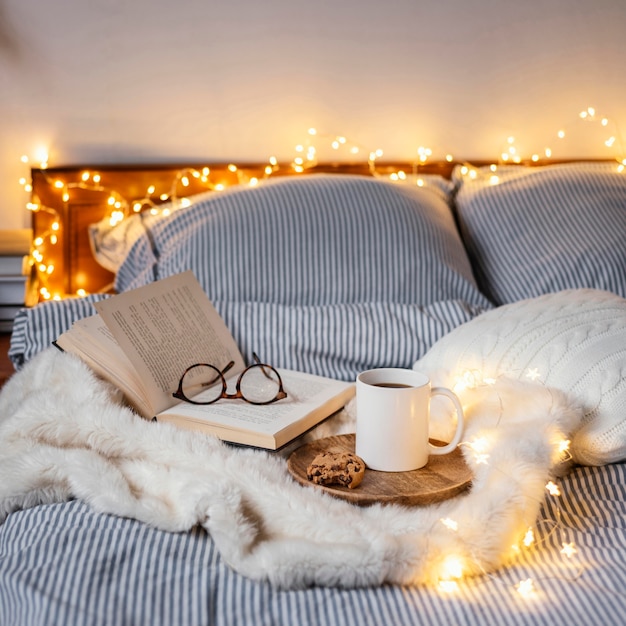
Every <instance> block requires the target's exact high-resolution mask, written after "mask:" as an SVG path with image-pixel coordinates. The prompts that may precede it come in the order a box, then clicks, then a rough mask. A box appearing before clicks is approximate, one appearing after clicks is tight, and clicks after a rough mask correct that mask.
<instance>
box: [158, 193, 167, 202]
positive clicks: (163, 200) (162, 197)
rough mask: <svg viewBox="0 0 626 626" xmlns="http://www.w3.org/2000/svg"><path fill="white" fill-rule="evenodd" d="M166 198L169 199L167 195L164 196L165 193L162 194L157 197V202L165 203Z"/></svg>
mask: <svg viewBox="0 0 626 626" xmlns="http://www.w3.org/2000/svg"><path fill="white" fill-rule="evenodd" d="M168 198H169V195H168V194H166V193H162V194H161V195H160V196H159V200H161V201H162V202H165V201H166V200H167V199H168Z"/></svg>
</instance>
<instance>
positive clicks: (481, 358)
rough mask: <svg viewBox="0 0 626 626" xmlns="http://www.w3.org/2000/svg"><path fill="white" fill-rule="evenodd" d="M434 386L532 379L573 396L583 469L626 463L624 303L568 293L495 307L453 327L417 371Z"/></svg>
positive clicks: (576, 450)
mask: <svg viewBox="0 0 626 626" xmlns="http://www.w3.org/2000/svg"><path fill="white" fill-rule="evenodd" d="M414 368H415V369H419V370H422V371H424V372H426V373H428V374H429V375H430V377H431V380H432V382H433V384H435V385H445V386H450V387H454V386H455V385H456V386H457V388H458V386H459V385H464V384H467V382H468V380H469V381H472V380H478V379H482V380H484V379H487V378H498V377H500V376H506V377H512V378H518V379H522V378H526V379H528V378H532V379H534V380H536V381H537V382H542V383H543V384H545V385H546V386H548V387H552V388H556V389H559V390H560V391H562V392H565V393H566V394H568V395H570V396H571V397H572V399H573V400H574V401H576V402H577V403H579V404H580V405H581V406H582V409H583V412H584V417H583V421H582V424H581V427H580V428H579V429H578V430H577V432H576V433H575V434H574V437H573V439H572V444H571V452H572V456H573V457H574V460H575V461H576V462H578V463H581V464H585V465H604V464H607V463H615V462H617V461H621V460H623V459H626V300H625V299H624V298H621V297H619V296H616V295H614V294H610V293H608V292H604V291H597V290H592V289H576V290H567V291H562V292H559V293H555V294H549V295H545V296H540V297H538V298H533V299H529V300H523V301H521V302H516V303H514V304H509V305H506V306H502V307H499V308H497V309H494V310H492V311H488V312H486V313H483V314H482V315H479V316H478V317H476V318H474V319H473V320H471V321H470V322H467V323H466V324H463V325H462V326H460V327H458V328H456V329H455V330H453V331H452V332H451V333H449V334H448V335H446V336H445V337H444V338H443V339H441V340H440V341H438V342H437V343H436V344H435V345H434V346H433V347H432V348H431V350H430V351H429V352H428V353H427V354H426V355H425V356H424V357H423V358H422V359H420V360H419V361H417V362H416V363H415V365H414Z"/></svg>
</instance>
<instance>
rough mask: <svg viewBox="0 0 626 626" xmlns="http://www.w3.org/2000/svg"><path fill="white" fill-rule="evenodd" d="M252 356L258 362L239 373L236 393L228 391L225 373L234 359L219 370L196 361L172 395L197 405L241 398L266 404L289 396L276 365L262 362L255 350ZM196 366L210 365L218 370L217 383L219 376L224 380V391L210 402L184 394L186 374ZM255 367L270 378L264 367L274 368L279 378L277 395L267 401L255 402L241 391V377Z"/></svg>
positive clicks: (184, 374)
mask: <svg viewBox="0 0 626 626" xmlns="http://www.w3.org/2000/svg"><path fill="white" fill-rule="evenodd" d="M252 356H253V357H254V360H255V361H256V363H252V364H251V365H248V366H247V367H246V368H245V369H244V370H243V371H242V372H241V374H239V376H238V378H237V382H236V384H235V393H228V391H227V388H228V385H227V383H226V378H224V374H226V372H228V370H230V369H231V368H232V367H233V365H234V364H235V362H234V361H230V362H229V363H228V364H227V365H226V366H225V367H224V368H223V369H222V370H219V369H218V368H217V367H215V365H212V364H210V363H194V364H193V365H190V366H189V367H188V368H187V369H186V370H185V371H184V372H183V375H182V376H181V377H180V381H179V382H178V389H177V390H176V391H175V392H173V393H172V396H174V398H178V399H179V400H183V401H184V402H189V404H195V405H199V406H203V405H208V404H214V403H215V402H217V401H218V400H238V399H241V400H243V401H244V402H247V403H248V404H254V405H256V406H264V405H267V404H272V403H274V402H277V401H278V400H283V399H284V398H286V397H287V392H286V391H285V389H284V386H283V379H282V378H281V377H280V374H279V373H278V370H277V369H276V368H275V367H273V366H271V365H268V364H267V363H262V362H261V360H260V359H259V357H258V356H257V355H256V353H254V352H253V353H252ZM195 367H208V368H210V369H212V370H214V371H215V372H216V374H217V376H216V383H217V378H221V380H222V391H221V393H220V395H218V396H217V397H216V398H215V399H213V400H209V401H208V402H197V401H195V400H191V399H190V398H188V397H187V396H186V395H185V394H184V392H183V380H184V379H185V376H186V375H187V373H188V372H190V371H191V370H192V369H194V368H195ZM255 367H260V368H261V371H262V372H263V374H264V375H265V376H266V377H267V378H269V375H268V374H267V372H266V371H265V369H264V368H267V369H270V370H272V372H273V373H274V374H275V375H276V378H277V379H278V391H277V392H276V396H275V397H274V398H273V399H272V400H266V401H265V402H254V401H253V400H248V399H247V398H246V397H244V395H243V394H242V393H241V379H242V378H243V376H244V374H245V373H246V372H248V371H250V370H251V369H253V368H255Z"/></svg>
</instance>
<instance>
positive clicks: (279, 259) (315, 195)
mask: <svg viewBox="0 0 626 626" xmlns="http://www.w3.org/2000/svg"><path fill="white" fill-rule="evenodd" d="M432 178H435V179H436V181H433V182H432V184H428V183H427V185H426V186H425V187H418V186H417V185H401V184H394V183H391V182H386V181H382V180H380V179H376V178H371V177H365V176H349V175H334V176H333V175H311V176H303V177H286V178H282V179H276V180H272V181H269V182H267V183H264V184H263V185H260V186H259V187H255V188H248V187H245V188H244V187H236V188H230V189H228V190H226V191H224V192H220V193H208V194H202V195H200V196H198V197H197V198H195V202H194V203H193V204H192V206H191V207H188V208H185V209H180V210H179V211H176V212H175V213H173V214H172V215H171V216H170V217H169V218H166V219H163V220H159V221H158V222H156V223H154V224H152V225H146V228H147V230H148V232H147V235H146V237H147V238H149V239H150V241H151V246H152V254H153V255H154V258H155V259H156V261H155V262H154V263H153V264H149V265H147V266H146V265H144V268H143V270H139V271H138V270H137V265H138V264H137V263H136V262H135V259H134V256H135V254H130V255H129V257H128V258H127V260H126V261H125V262H124V264H123V265H122V267H121V268H120V270H119V272H118V276H117V282H116V288H117V290H118V291H126V290H127V289H130V288H133V287H138V286H140V285H142V284H146V283H148V282H151V281H152V280H154V279H155V278H166V277H167V276H171V275H172V274H177V273H179V272H182V271H184V270H187V269H191V270H193V271H194V273H195V275H196V276H197V278H198V280H199V281H200V284H201V285H202V286H203V288H204V289H205V291H206V292H207V294H208V295H209V297H210V298H211V299H212V300H214V301H229V302H272V303H278V304H285V305H327V304H339V303H357V302H397V303H403V304H421V305H429V304H433V303H435V302H440V301H444V300H463V301H465V302H467V303H469V304H472V305H482V306H484V305H487V304H488V302H487V300H486V299H485V297H484V296H483V295H482V294H481V293H480V292H479V291H478V289H477V287H476V284H475V281H474V278H473V275H472V270H471V265H470V262H469V259H468V257H467V255H466V253H465V250H464V248H463V245H462V242H461V239H460V237H459V234H458V231H457V228H456V225H455V222H454V217H453V215H452V211H451V208H450V205H449V192H450V191H451V184H450V182H449V181H445V180H444V179H442V178H441V177H432ZM135 249H136V253H137V254H141V255H142V257H143V258H148V256H149V255H147V254H146V247H145V245H136V246H135Z"/></svg>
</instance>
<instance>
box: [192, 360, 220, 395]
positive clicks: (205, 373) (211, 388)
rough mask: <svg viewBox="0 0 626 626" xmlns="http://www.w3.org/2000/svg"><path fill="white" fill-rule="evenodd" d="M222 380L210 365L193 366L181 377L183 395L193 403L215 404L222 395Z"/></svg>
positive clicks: (216, 370) (217, 371)
mask: <svg viewBox="0 0 626 626" xmlns="http://www.w3.org/2000/svg"><path fill="white" fill-rule="evenodd" d="M222 384H223V383H222V378H221V376H220V372H219V370H218V369H216V368H215V367H213V366H211V365H194V366H193V367H192V368H190V369H189V370H188V371H187V372H186V374H185V376H184V377H183V393H184V394H185V397H186V398H188V399H189V400H193V401H194V402H206V403H209V402H215V400H217V399H218V398H219V397H220V396H221V395H222Z"/></svg>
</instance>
